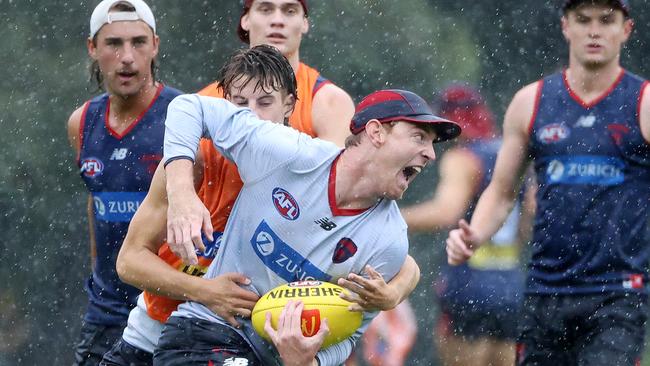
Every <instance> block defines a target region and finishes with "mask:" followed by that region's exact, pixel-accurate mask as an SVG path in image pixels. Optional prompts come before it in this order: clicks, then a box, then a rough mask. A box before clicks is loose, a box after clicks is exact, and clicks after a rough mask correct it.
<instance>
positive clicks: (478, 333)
mask: <svg viewBox="0 0 650 366" xmlns="http://www.w3.org/2000/svg"><path fill="white" fill-rule="evenodd" d="M438 99H439V103H437V104H438V107H439V110H440V113H439V114H440V116H441V117H443V118H447V119H451V120H454V121H458V123H460V124H461V127H462V128H463V132H462V133H461V135H460V138H459V139H458V144H457V145H456V146H454V147H453V148H451V149H450V150H449V151H447V152H446V153H445V154H444V155H443V157H442V158H441V159H440V171H439V173H440V174H439V175H440V181H439V182H438V185H437V187H436V191H435V193H434V195H433V198H432V199H430V200H428V201H426V202H423V203H420V204H417V205H413V206H410V207H406V208H403V209H402V212H403V214H404V218H405V219H406V222H407V223H408V225H409V230H410V231H425V232H431V231H440V230H443V229H447V228H450V227H452V226H453V225H454V224H455V223H456V222H458V220H459V219H461V218H463V217H469V216H471V214H472V211H473V209H474V207H475V206H476V201H477V200H478V197H479V196H480V194H481V192H482V191H483V190H484V189H485V187H486V186H487V184H488V183H489V182H490V178H491V176H492V171H493V169H494V162H495V159H496V155H497V152H498V149H499V146H500V145H501V139H500V138H498V136H497V135H498V132H497V129H496V126H495V122H494V115H493V113H492V111H491V110H490V108H489V107H488V105H487V104H486V102H485V100H484V99H483V97H482V96H481V95H480V94H479V92H478V90H476V89H474V88H472V87H470V86H468V85H464V84H454V85H450V86H448V87H447V88H445V89H443V90H442V91H441V93H440V96H439V98H438ZM518 201H519V202H521V201H523V200H518ZM529 201H530V200H529ZM522 207H525V206H524V205H522V204H520V203H518V204H517V205H516V207H515V209H514V210H513V212H511V213H510V216H509V218H508V220H507V222H506V223H505V224H504V225H503V227H502V228H501V229H500V230H499V232H498V233H497V234H496V235H494V236H493V237H492V238H491V239H490V240H489V242H488V243H485V244H484V245H483V246H482V249H481V251H482V252H481V253H480V254H479V255H477V256H475V257H474V260H473V261H471V262H470V263H468V264H466V265H463V266H457V267H450V266H447V265H443V266H442V269H441V271H440V273H439V275H438V278H437V279H436V284H435V289H436V293H437V296H438V301H439V305H440V311H441V313H440V315H439V319H438V324H437V327H436V328H435V330H434V339H435V343H436V346H437V348H438V355H439V356H440V358H441V360H442V362H443V364H444V365H446V366H454V365H457V366H465V365H466V366H472V365H477V366H478V365H493V366H498V365H503V366H506V365H512V364H513V363H514V359H515V338H516V336H517V322H516V319H517V318H518V317H519V312H520V308H521V299H522V292H523V273H522V271H521V268H520V266H521V264H520V263H519V250H520V247H521V242H522V241H524V240H523V239H522V234H524V233H522V230H519V229H520V227H529V225H528V223H529V222H530V218H531V217H530V210H522ZM522 223H525V224H527V225H521V224H522ZM524 235H525V234H524ZM468 350H471V351H468Z"/></svg>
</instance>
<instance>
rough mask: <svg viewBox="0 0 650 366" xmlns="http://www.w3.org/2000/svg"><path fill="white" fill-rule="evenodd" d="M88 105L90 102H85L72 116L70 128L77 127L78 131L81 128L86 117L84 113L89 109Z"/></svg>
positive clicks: (69, 122)
mask: <svg viewBox="0 0 650 366" xmlns="http://www.w3.org/2000/svg"><path fill="white" fill-rule="evenodd" d="M88 103H89V102H85V103H84V104H82V105H81V106H80V107H78V108H77V109H75V110H74V111H73V112H72V113H71V114H70V116H69V117H68V128H74V127H76V129H79V126H80V125H81V118H82V117H83V115H84V111H85V110H86V108H87V107H88Z"/></svg>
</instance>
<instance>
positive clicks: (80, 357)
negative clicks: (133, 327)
mask: <svg viewBox="0 0 650 366" xmlns="http://www.w3.org/2000/svg"><path fill="white" fill-rule="evenodd" d="M125 326H126V324H123V325H111V326H109V325H97V324H89V323H86V322H84V323H83V324H82V325H81V332H80V334H79V341H78V342H77V346H76V348H75V354H74V364H73V365H75V366H90V365H92V366H97V365H98V364H99V362H100V361H101V360H102V356H104V353H106V352H108V350H109V349H111V347H112V346H113V345H114V344H115V342H117V341H118V340H119V339H120V338H121V337H122V331H123V330H124V327H125Z"/></svg>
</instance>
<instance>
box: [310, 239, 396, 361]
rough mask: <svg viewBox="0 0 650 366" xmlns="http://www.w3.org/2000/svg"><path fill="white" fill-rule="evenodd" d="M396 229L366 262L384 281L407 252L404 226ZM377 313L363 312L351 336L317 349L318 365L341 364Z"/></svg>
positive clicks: (394, 270)
mask: <svg viewBox="0 0 650 366" xmlns="http://www.w3.org/2000/svg"><path fill="white" fill-rule="evenodd" d="M397 230H399V232H396V233H392V234H393V235H392V236H390V237H391V238H393V240H392V242H390V241H387V242H386V243H389V245H387V246H386V248H385V250H384V251H382V252H381V253H379V254H378V255H377V257H376V258H372V259H371V260H370V261H369V262H368V264H370V265H371V266H372V267H373V268H374V269H375V270H376V271H377V272H379V273H381V275H382V276H383V277H384V279H385V281H386V282H388V281H390V280H391V279H392V278H393V277H395V275H397V273H398V272H399V270H400V269H401V268H402V265H403V264H404V260H405V259H406V255H407V253H408V236H407V234H406V227H404V229H403V230H402V228H399V229H397ZM385 237H389V235H386V236H385ZM377 315H379V312H372V313H368V312H364V313H363V319H362V321H361V326H360V327H359V329H357V330H356V332H354V334H353V335H352V336H350V337H349V338H348V339H346V340H344V341H342V342H340V343H337V344H335V345H332V346H331V347H327V348H325V349H324V350H321V351H319V352H318V353H317V354H316V356H317V357H318V361H319V362H320V365H321V366H337V365H341V364H343V363H344V362H345V360H347V358H348V357H349V356H350V354H351V353H352V349H353V348H354V346H355V344H356V343H357V341H358V340H359V338H361V336H362V335H363V333H364V332H365V331H366V329H368V326H369V325H370V322H371V321H372V319H374V318H375V317H376V316H377Z"/></svg>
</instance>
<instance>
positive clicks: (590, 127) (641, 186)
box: [527, 70, 650, 294]
mask: <svg viewBox="0 0 650 366" xmlns="http://www.w3.org/2000/svg"><path fill="white" fill-rule="evenodd" d="M646 86H647V81H645V80H643V79H641V78H639V77H638V76H636V75H633V74H631V73H629V72H627V71H624V70H623V71H621V74H620V75H619V77H618V79H617V80H616V81H615V82H614V84H613V85H612V86H611V87H610V88H609V90H607V91H606V92H605V93H604V94H603V95H602V96H600V97H599V98H597V99H596V100H594V101H593V102H591V103H585V102H584V101H582V100H581V99H580V98H579V97H578V96H577V95H576V94H575V93H574V92H573V91H572V90H571V89H570V87H569V84H568V82H567V80H566V74H565V73H556V74H554V75H551V76H549V77H546V78H545V79H543V80H541V81H540V82H539V88H538V96H537V102H536V105H537V108H536V111H535V113H534V116H533V118H532V120H531V125H530V147H529V148H530V154H531V157H532V158H533V159H534V161H535V171H536V175H537V181H538V183H539V190H538V192H537V214H536V218H535V224H534V233H533V243H532V245H533V253H532V258H531V262H530V266H529V267H530V270H529V278H528V284H527V287H528V289H527V290H528V291H529V292H530V293H541V294H544V293H598V292H603V291H635V292H636V291H639V292H645V291H646V281H647V277H648V273H647V265H648V254H649V251H650V246H649V245H648V243H650V225H649V222H648V220H649V219H650V146H649V144H648V142H647V141H645V140H644V138H643V136H642V134H641V129H640V123H639V110H640V99H641V95H642V92H643V89H644V88H645V87H646Z"/></svg>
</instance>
